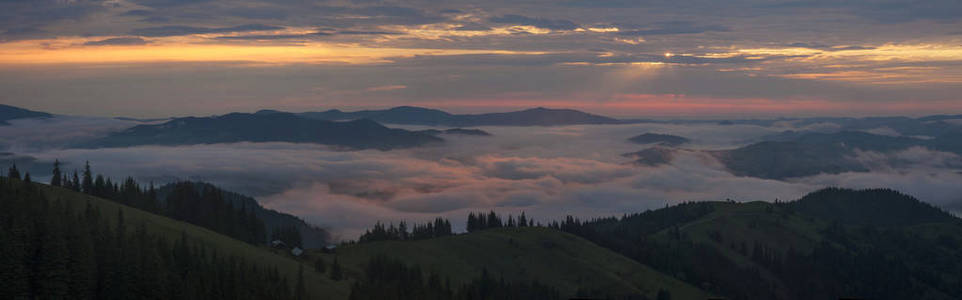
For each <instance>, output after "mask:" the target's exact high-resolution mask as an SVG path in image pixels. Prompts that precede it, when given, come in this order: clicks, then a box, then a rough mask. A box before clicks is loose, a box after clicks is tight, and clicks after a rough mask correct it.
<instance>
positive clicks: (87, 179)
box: [81, 161, 94, 194]
mask: <svg viewBox="0 0 962 300" xmlns="http://www.w3.org/2000/svg"><path fill="white" fill-rule="evenodd" d="M93 190H94V175H93V173H91V172H90V162H89V161H88V162H87V163H86V164H85V165H84V174H83V185H82V186H81V191H83V192H84V193H86V194H93Z"/></svg>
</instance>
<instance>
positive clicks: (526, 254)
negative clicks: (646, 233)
mask: <svg viewBox="0 0 962 300" xmlns="http://www.w3.org/2000/svg"><path fill="white" fill-rule="evenodd" d="M381 254H383V255H388V256H394V257H398V258H401V259H403V260H404V261H405V262H407V263H410V264H417V265H420V266H421V267H422V268H424V269H426V270H432V271H435V272H438V273H440V274H441V275H442V276H446V277H450V278H451V280H452V282H453V283H464V282H466V281H470V280H472V279H474V278H477V277H478V276H479V274H481V272H482V268H487V270H488V271H489V272H491V273H492V274H493V275H494V276H503V277H504V279H505V280H506V281H526V280H538V281H539V282H541V283H544V284H547V285H550V286H554V287H557V288H559V289H560V290H561V292H562V295H567V296H574V295H575V293H576V292H577V290H578V289H579V287H580V288H583V289H585V290H593V291H602V292H603V293H604V294H611V295H628V294H642V295H646V296H647V297H650V298H652V299H654V298H655V297H656V295H657V293H658V290H659V289H664V290H667V291H669V292H670V293H671V295H672V297H673V299H704V298H706V297H707V296H708V294H706V293H704V292H702V291H701V290H699V289H697V288H695V287H692V286H690V285H688V284H685V283H683V282H681V281H679V280H676V279H674V278H671V277H670V276H666V275H664V274H661V273H659V272H657V271H655V270H653V269H651V268H649V267H647V266H644V265H642V264H640V263H638V262H635V261H633V260H630V259H628V258H626V257H624V256H621V255H619V254H616V253H614V252H611V251H610V250H607V249H604V248H601V247H599V246H597V245H595V244H592V243H591V242H589V241H587V240H585V239H582V238H580V237H577V236H574V235H571V234H567V233H563V232H559V231H556V230H552V229H548V228H534V227H526V228H502V229H492V230H485V231H480V232H474V233H470V234H463V235H457V236H449V237H442V238H436V239H428V240H418V241H379V242H371V243H362V244H355V245H347V246H343V247H341V248H339V249H337V254H336V255H337V257H338V261H339V262H340V263H341V264H342V265H343V266H344V268H345V272H346V273H347V274H348V276H352V277H358V276H361V275H362V271H361V270H362V268H363V265H364V264H365V263H367V262H368V259H369V258H370V257H374V256H376V255H381ZM317 255H321V256H323V257H324V259H325V260H327V261H328V263H330V262H331V260H333V256H334V254H317ZM595 294H598V293H595Z"/></svg>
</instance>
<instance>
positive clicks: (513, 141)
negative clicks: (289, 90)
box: [0, 116, 962, 239]
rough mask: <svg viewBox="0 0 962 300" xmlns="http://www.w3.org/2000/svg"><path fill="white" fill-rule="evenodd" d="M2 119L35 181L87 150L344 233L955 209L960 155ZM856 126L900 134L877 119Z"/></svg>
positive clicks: (602, 130) (79, 161)
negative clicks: (867, 195) (199, 137)
mask: <svg viewBox="0 0 962 300" xmlns="http://www.w3.org/2000/svg"><path fill="white" fill-rule="evenodd" d="M158 122H162V121H154V122H153V123H150V124H155V123H158ZM10 123H11V125H8V126H0V138H2V140H3V142H2V144H0V146H2V147H3V149H0V151H4V152H7V153H5V154H4V156H3V157H2V159H4V160H5V161H8V162H16V163H18V164H20V165H22V166H25V167H26V168H27V169H29V170H31V171H32V172H35V175H34V176H36V177H35V178H42V179H41V180H47V179H48V178H49V173H43V170H45V169H46V168H48V166H49V165H50V163H52V162H53V161H54V160H55V159H58V160H60V161H61V162H62V163H63V164H64V166H63V167H62V168H63V169H64V170H66V171H67V172H71V173H72V172H73V170H75V169H77V170H79V169H81V168H82V167H83V164H84V162H85V161H90V163H91V166H92V167H93V168H94V170H95V171H96V172H100V173H103V174H105V175H107V176H110V177H113V178H122V177H126V176H133V177H134V178H135V179H137V180H138V181H141V182H153V183H155V184H165V183H169V182H174V181H179V180H200V181H207V182H211V183H214V184H216V185H219V186H221V187H223V188H225V189H227V190H231V191H236V192H239V193H243V194H248V195H251V196H254V197H255V198H257V200H259V201H260V203H261V204H262V205H264V206H265V207H267V208H271V209H275V210H278V211H282V212H287V213H291V214H294V215H297V216H301V217H303V218H304V219H305V220H307V221H308V222H311V223H314V224H316V225H319V226H322V227H324V228H328V229H329V230H331V231H332V232H333V233H334V234H335V236H336V237H339V238H342V239H354V238H356V237H357V235H358V234H359V233H361V232H363V231H364V229H365V228H368V227H370V225H371V224H372V223H373V222H374V220H381V221H382V222H398V221H401V220H407V221H418V222H420V221H426V220H430V219H433V218H435V217H437V216H445V217H447V218H450V219H452V220H455V221H456V222H454V224H455V229H456V230H463V228H462V227H463V220H462V218H463V217H464V216H465V215H467V213H468V212H473V211H487V210H491V209H493V210H495V211H498V212H499V213H502V214H520V213H521V212H522V211H523V212H525V213H526V214H527V215H528V216H530V217H533V218H534V219H535V220H537V221H549V220H557V219H561V218H564V217H565V216H566V215H569V214H575V215H576V216H578V217H583V218H585V217H596V216H611V215H618V216H620V215H622V214H625V213H633V212H640V211H644V210H647V209H657V208H662V207H665V206H666V205H673V204H677V203H681V202H686V201H705V200H726V199H732V200H735V201H740V202H745V201H775V200H776V199H781V200H794V199H797V198H799V197H801V196H803V195H805V194H806V193H809V192H812V191H814V190H817V189H820V188H823V187H826V186H839V187H849V188H876V187H888V188H893V189H896V190H899V191H902V192H904V193H907V194H910V195H914V196H916V197H918V198H919V199H920V200H922V201H925V202H929V203H932V204H934V205H936V206H938V207H941V208H943V209H946V210H949V211H952V212H954V213H956V214H957V213H958V212H959V211H962V196H960V195H962V185H959V184H958V183H959V182H962V174H960V171H959V170H960V168H959V166H960V162H962V160H960V157H959V155H957V154H953V153H950V152H940V151H934V150H930V149H929V148H927V147H924V146H913V147H908V148H905V149H900V150H897V151H887V152H877V151H871V150H867V151H863V150H861V149H856V150H855V151H854V152H853V153H855V157H850V158H849V159H851V160H853V161H857V162H859V163H860V164H861V165H862V166H865V167H866V169H865V170H859V171H841V172H831V173H820V174H817V175H811V176H802V177H792V178H784V179H780V180H776V179H765V178H758V177H752V176H736V175H733V174H732V172H731V171H729V169H728V168H727V167H726V165H725V164H723V163H722V162H720V161H719V159H718V156H717V155H712V153H714V152H715V151H718V150H727V149H734V148H739V147H743V146H746V145H750V144H752V143H755V142H758V141H761V140H764V139H766V138H768V137H771V136H774V135H777V134H779V133H782V132H785V131H787V130H793V131H795V132H824V133H832V132H836V131H838V130H839V128H840V127H841V126H840V125H838V124H835V123H832V122H828V121H826V122H811V121H782V122H770V123H768V124H728V125H720V124H719V123H717V122H674V123H669V122H663V123H637V124H616V125H568V126H519V127H511V126H480V127H472V128H475V129H480V130H483V131H485V132H488V133H490V134H491V135H490V136H472V135H459V134H443V135H441V136H442V137H443V139H444V142H442V143H434V144H430V145H424V146H419V147H413V148H404V149H394V150H390V151H382V150H344V149H336V148H332V147H329V146H324V145H317V144H307V143H285V142H263V143H260V142H258V143H254V142H239V143H218V144H201V145H184V146H151V145H148V146H135V147H122V148H102V149H79V148H77V149H75V148H71V147H69V145H73V144H77V143H82V142H84V141H86V140H90V139H95V138H98V137H102V136H105V135H107V134H109V133H110V132H116V131H120V130H123V129H125V128H127V127H130V126H134V125H138V124H143V123H142V122H140V121H131V120H118V119H106V118H81V117H65V116H56V117H54V118H50V119H22V120H13V121H11V122H10ZM387 126H389V127H392V128H403V129H408V130H412V131H413V130H425V129H431V128H434V127H428V126H413V125H387ZM439 128H440V127H439ZM440 129H444V128H440ZM863 131H865V132H871V133H873V134H875V135H884V136H893V135H899V133H898V132H896V131H894V130H892V129H890V128H886V127H880V128H875V129H870V130H863ZM643 133H661V134H670V135H675V136H680V137H684V138H687V139H689V140H690V141H689V142H688V143H685V144H682V145H678V146H676V147H664V149H667V150H666V151H668V153H670V155H669V156H670V159H668V160H667V161H665V162H662V163H655V164H640V163H635V162H634V159H633V158H632V157H628V156H625V155H624V154H626V153H632V152H637V151H640V150H644V149H648V148H650V147H653V145H646V144H636V143H632V142H629V141H628V139H629V138H631V137H633V136H637V135H640V134H643ZM913 138H916V139H918V140H924V139H925V137H913ZM658 147H661V146H658Z"/></svg>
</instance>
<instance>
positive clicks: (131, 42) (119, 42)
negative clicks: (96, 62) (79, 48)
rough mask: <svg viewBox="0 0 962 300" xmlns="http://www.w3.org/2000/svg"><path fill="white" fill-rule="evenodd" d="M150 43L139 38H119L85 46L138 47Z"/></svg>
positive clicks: (89, 43)
mask: <svg viewBox="0 0 962 300" xmlns="http://www.w3.org/2000/svg"><path fill="white" fill-rule="evenodd" d="M148 43H150V42H148V41H147V40H144V39H142V38H139V37H119V38H109V39H103V40H98V41H90V42H86V43H84V46H136V45H146V44H148Z"/></svg>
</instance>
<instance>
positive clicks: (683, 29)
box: [615, 22, 731, 36]
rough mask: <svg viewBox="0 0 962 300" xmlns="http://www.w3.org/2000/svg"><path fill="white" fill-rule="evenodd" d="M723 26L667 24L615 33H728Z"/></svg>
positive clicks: (727, 29)
mask: <svg viewBox="0 0 962 300" xmlns="http://www.w3.org/2000/svg"><path fill="white" fill-rule="evenodd" d="M730 30H731V29H729V28H728V27H726V26H722V25H696V24H694V23H690V22H667V23H660V24H655V25H654V26H651V27H650V28H647V29H633V30H625V31H618V32H615V34H617V35H621V36H651V35H676V34H698V33H706V32H727V31H730Z"/></svg>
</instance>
